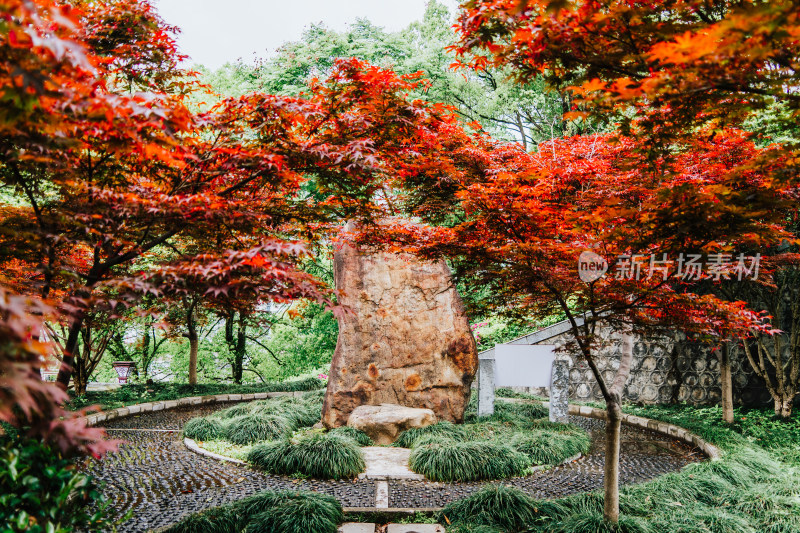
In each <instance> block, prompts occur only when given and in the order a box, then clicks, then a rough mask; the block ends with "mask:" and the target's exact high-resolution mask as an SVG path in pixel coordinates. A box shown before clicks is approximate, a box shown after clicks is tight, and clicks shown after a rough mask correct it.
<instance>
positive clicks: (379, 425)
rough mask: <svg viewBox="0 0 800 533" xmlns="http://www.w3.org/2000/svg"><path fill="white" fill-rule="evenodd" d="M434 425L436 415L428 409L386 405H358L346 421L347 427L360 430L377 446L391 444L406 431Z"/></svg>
mask: <svg viewBox="0 0 800 533" xmlns="http://www.w3.org/2000/svg"><path fill="white" fill-rule="evenodd" d="M435 423H436V415H435V414H433V411H432V410H430V409H418V408H414V407H405V406H402V405H395V404H388V403H384V404H381V405H360V406H358V407H356V408H355V409H353V412H352V413H350V417H349V418H348V419H347V425H348V426H351V427H354V428H356V429H360V430H361V431H363V432H364V433H366V434H367V435H369V436H370V438H372V440H374V441H375V444H379V445H380V444H391V443H393V442H394V441H395V440H396V439H397V437H398V435H400V433H402V432H403V431H405V430H407V429H411V428H424V427H425V426H430V425H432V424H435Z"/></svg>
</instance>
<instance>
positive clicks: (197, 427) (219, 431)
mask: <svg viewBox="0 0 800 533" xmlns="http://www.w3.org/2000/svg"><path fill="white" fill-rule="evenodd" d="M183 435H184V436H185V437H189V438H190V439H195V440H201V441H203V440H215V439H220V438H222V437H224V436H225V428H223V427H222V424H221V423H220V422H219V421H217V420H214V419H212V418H202V417H201V418H192V419H191V420H189V421H188V422H186V424H185V425H184V426H183Z"/></svg>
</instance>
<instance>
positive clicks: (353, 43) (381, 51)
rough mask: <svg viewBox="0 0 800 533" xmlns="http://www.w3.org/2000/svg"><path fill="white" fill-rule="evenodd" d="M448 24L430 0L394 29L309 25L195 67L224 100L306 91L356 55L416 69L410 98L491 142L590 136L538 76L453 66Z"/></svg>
mask: <svg viewBox="0 0 800 533" xmlns="http://www.w3.org/2000/svg"><path fill="white" fill-rule="evenodd" d="M452 23H453V20H452V14H451V13H450V12H449V11H448V10H447V8H446V7H445V6H444V5H443V4H441V3H438V2H436V1H435V0H434V1H431V2H429V3H428V5H427V8H426V10H425V14H424V16H423V18H422V19H421V20H419V21H416V22H413V23H411V24H410V25H409V26H408V27H407V28H405V29H403V30H401V31H398V32H391V33H389V32H386V31H384V30H383V29H382V28H380V27H377V26H375V25H373V24H372V23H371V22H369V21H368V20H364V19H357V20H356V21H355V22H354V23H352V24H351V25H350V26H349V28H348V29H347V30H346V31H342V32H339V31H334V30H331V29H328V28H326V27H325V26H323V25H312V26H311V27H310V28H308V29H307V30H306V31H305V32H304V34H303V36H302V38H301V39H300V40H298V41H294V42H289V43H286V44H284V45H283V46H282V47H281V48H279V49H278V51H277V54H275V55H274V56H273V57H270V58H268V59H263V60H259V61H258V62H257V63H256V64H255V65H249V64H245V63H241V62H240V63H236V64H227V65H225V66H224V67H222V68H221V69H218V70H217V71H214V72H208V71H205V70H204V69H202V68H201V71H203V76H202V79H203V80H204V81H205V82H207V83H209V84H211V86H212V87H214V89H215V90H217V91H219V92H221V93H222V94H226V95H237V96H238V95H241V94H245V93H247V92H251V91H263V92H267V93H270V94H280V95H287V96H297V95H299V94H301V93H303V92H305V91H307V85H308V82H309V81H310V80H312V79H314V78H319V79H324V78H325V77H326V76H327V75H328V74H329V73H330V72H331V71H332V69H333V66H334V64H335V63H336V61H337V60H339V59H349V58H351V57H355V58H358V59H360V60H363V61H366V62H368V63H370V64H373V65H376V66H380V67H384V68H388V69H391V70H394V71H395V72H397V73H398V74H413V73H416V72H420V73H421V74H422V76H423V78H424V79H426V80H427V82H426V83H425V84H422V85H420V86H418V87H417V88H415V89H414V90H413V92H412V94H413V95H414V96H415V97H418V98H422V99H425V100H427V101H429V102H437V103H444V104H448V105H452V106H453V107H454V108H455V109H456V110H457V113H458V114H459V115H460V116H461V118H462V119H463V120H464V121H466V122H474V123H475V125H477V126H478V127H481V128H483V129H485V130H486V131H487V132H489V133H491V134H492V135H494V136H495V137H497V138H500V139H507V140H516V141H519V142H521V143H522V144H523V146H524V147H525V148H526V149H528V150H532V149H534V147H535V145H536V144H537V143H539V142H541V141H543V140H547V139H551V138H554V137H559V136H562V135H567V134H570V135H574V134H578V133H581V132H583V131H587V130H589V131H593V129H592V128H590V124H589V123H587V122H585V121H581V120H565V119H564V116H563V114H564V113H565V112H566V111H569V110H570V108H571V105H572V103H571V97H570V95H569V94H568V93H567V92H564V91H561V92H558V91H549V90H546V87H545V85H544V82H543V80H542V79H538V80H537V81H536V82H535V83H532V84H530V85H527V86H524V87H523V86H520V85H517V84H515V83H513V82H512V81H510V80H509V79H508V78H509V74H510V73H509V71H508V69H503V68H500V69H486V70H483V71H480V72H471V71H465V70H456V69H454V68H452V67H451V64H452V63H453V62H454V61H455V59H456V56H455V55H454V53H452V52H450V51H448V47H450V46H452V45H453V44H454V42H455V40H456V35H455V34H454V32H453V31H452V28H451V26H452Z"/></svg>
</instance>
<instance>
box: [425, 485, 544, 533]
mask: <svg viewBox="0 0 800 533" xmlns="http://www.w3.org/2000/svg"><path fill="white" fill-rule="evenodd" d="M534 503H535V501H534V500H533V499H532V498H531V497H530V496H528V495H526V494H525V493H524V492H522V491H521V490H519V489H516V488H513V487H507V486H505V485H494V486H488V487H485V488H483V489H481V490H479V491H477V492H475V493H474V494H472V495H471V496H470V497H468V498H465V499H463V500H458V501H456V502H453V503H450V504H448V505H447V506H446V507H445V508H444V510H443V511H442V512H441V513H440V515H439V520H440V523H453V524H455V525H457V526H458V525H468V526H490V527H493V528H498V529H499V530H501V531H522V530H524V529H525V528H527V527H528V526H530V525H533V524H535V523H536V521H537V518H538V512H537V509H536V507H535V505H534ZM465 518H468V520H465ZM465 531H466V530H465Z"/></svg>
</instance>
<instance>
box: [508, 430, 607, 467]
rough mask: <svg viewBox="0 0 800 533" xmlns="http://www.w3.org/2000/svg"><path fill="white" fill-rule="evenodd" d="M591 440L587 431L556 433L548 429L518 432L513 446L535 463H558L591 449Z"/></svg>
mask: <svg viewBox="0 0 800 533" xmlns="http://www.w3.org/2000/svg"><path fill="white" fill-rule="evenodd" d="M591 444H592V443H591V440H590V439H589V435H587V434H586V433H572V434H570V433H556V432H551V431H546V430H540V431H532V432H526V433H518V434H517V435H515V436H514V438H513V439H512V440H511V447H512V448H514V449H515V450H517V451H518V452H520V453H522V454H524V455H526V456H527V457H528V459H529V460H530V462H531V464H533V465H556V464H559V463H561V462H563V461H565V460H567V459H569V458H570V457H573V456H575V455H578V454H585V453H587V452H588V451H589V447H590V446H591Z"/></svg>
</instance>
